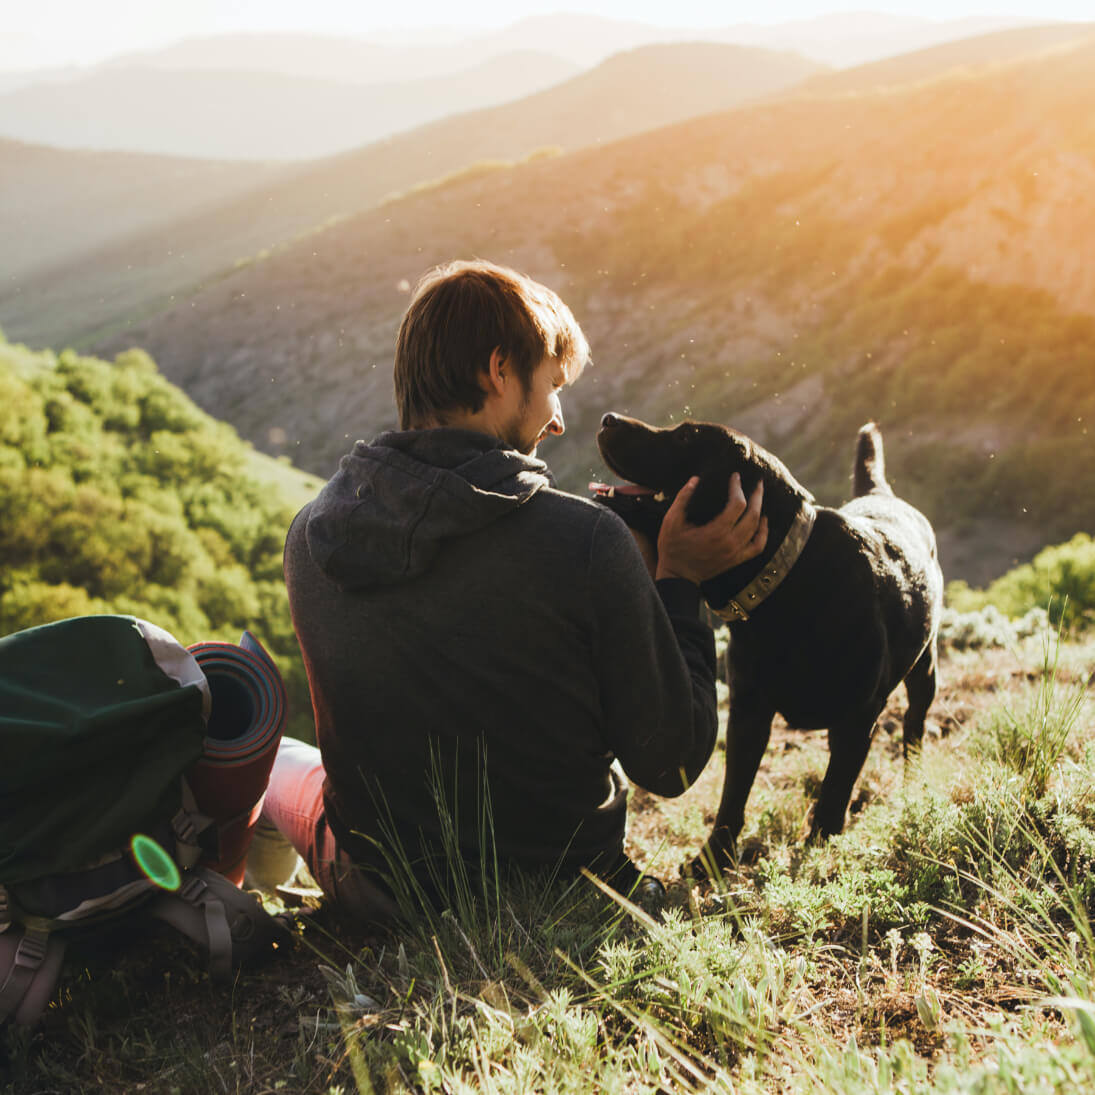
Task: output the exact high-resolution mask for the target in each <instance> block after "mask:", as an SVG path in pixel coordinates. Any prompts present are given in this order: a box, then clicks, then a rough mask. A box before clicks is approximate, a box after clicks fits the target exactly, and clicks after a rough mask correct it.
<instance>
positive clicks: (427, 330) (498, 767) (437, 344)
mask: <svg viewBox="0 0 1095 1095" xmlns="http://www.w3.org/2000/svg"><path fill="white" fill-rule="evenodd" d="M588 357H589V350H588V346H587V344H586V340H585V337H584V335H583V334H582V331H581V329H580V328H579V327H578V324H577V323H576V322H575V320H574V318H573V316H572V315H571V313H570V311H569V309H568V308H567V307H566V305H564V304H563V302H562V301H561V300H560V299H559V298H558V297H557V296H556V295H555V294H554V293H553V292H551V291H550V290H549V289H546V288H545V287H544V286H542V285H539V284H537V283H536V282H534V281H532V280H530V279H528V278H526V277H524V276H522V275H520V274H518V273H516V272H514V271H512V270H507V269H504V268H501V267H497V266H494V265H491V264H489V263H485V262H462V263H454V264H452V265H449V266H446V267H443V268H439V269H436V270H433V271H431V272H430V273H428V274H427V275H426V276H425V277H424V278H423V279H422V281H421V282H420V283H419V285H418V286H417V288H416V290H415V293H414V296H413V298H412V300H411V304H410V307H409V309H408V311H407V314H406V316H405V317H404V320H403V323H402V326H401V328H400V331H399V337H398V341H397V346H396V358H395V390H396V398H397V402H398V405H399V412H400V420H401V425H402V430H401V431H399V432H391V433H386V434H383V435H381V436H380V437H378V438H377V439H376V440H375V441H374V442H372V443H371V444H365V443H364V442H360V441H359V442H358V443H357V444H356V445H355V446H354V448H353V451H352V452H350V453H349V454H348V455H347V456H345V457H344V458H343V459H342V462H341V465H340V468H339V471H338V472H337V473H336V474H335V476H334V477H333V478H332V479H331V480H330V482H329V483H328V484H327V485H326V486H325V487H324V489H323V490H322V491H321V492H320V494H319V496H318V497H317V498H316V499H315V500H314V501H313V502H311V503H310V504H308V505H307V506H305V507H304V509H302V510H301V512H300V513H299V514H298V515H297V517H296V519H295V521H294V522H293V525H292V527H291V529H290V531H289V535H288V539H287V541H286V549H285V575H286V581H287V584H288V589H289V603H290V607H291V610H292V616H293V624H294V627H295V629H296V633H297V637H298V639H299V641H300V646H301V650H302V652H303V655H304V662H305V666H306V668H307V672H308V679H309V682H310V685H311V690H312V702H313V706H314V709H315V716H316V737H317V742H318V746H319V749H318V751H317V750H315V749H312V748H311V747H309V746H306V745H303V744H302V743H299V742H291V741H287V742H285V743H284V744H283V748H282V750H281V752H280V753H279V757H278V761H277V764H276V765H275V769H274V773H273V776H272V778H271V782H270V788H269V791H268V793H267V799H266V805H265V808H264V817H265V819H266V820H267V822H268V823H272V824H273V825H275V826H276V827H277V828H278V829H279V830H280V831H281V832H282V833H283V834H284V835H285V836H287V837H288V838H289V840H290V841H291V842H292V843H293V845H294V846H295V847H296V848H297V850H298V851H299V852H300V853H301V854H302V855H303V856H304V859H305V861H306V863H307V864H308V866H309V868H310V869H311V871H312V873H313V874H314V875H315V877H316V879H317V881H318V882H319V883H320V885H321V886H322V888H323V889H324V891H325V892H326V893H327V894H328V895H329V896H330V897H332V898H334V899H335V900H337V901H339V902H341V903H342V904H343V905H345V906H347V907H348V908H350V909H352V910H353V911H355V912H356V913H358V914H359V915H361V916H363V917H370V918H383V917H385V916H386V915H390V914H391V913H392V912H393V911H394V905H393V903H392V900H391V895H392V892H393V890H394V889H396V888H398V886H399V885H400V883H399V881H398V875H399V873H400V871H399V869H398V867H396V866H395V864H396V863H397V861H400V860H401V861H403V862H404V863H405V864H407V865H408V866H409V869H410V873H411V876H412V877H413V885H415V886H418V887H420V888H421V890H423V891H424V892H425V893H426V894H428V895H430V896H431V897H432V898H434V899H435V900H441V901H443V900H445V891H446V888H447V871H448V867H449V866H451V863H452V857H453V856H454V855H455V856H458V857H461V858H463V859H464V861H465V862H466V864H468V866H469V869H471V870H472V871H475V870H476V869H478V867H479V865H480V864H491V863H493V862H494V861H495V860H497V862H498V864H499V865H500V866H501V867H503V868H505V867H506V866H509V865H517V866H520V867H523V868H528V869H536V868H547V869H558V870H560V871H562V872H564V873H570V872H574V871H576V870H577V869H578V868H579V867H580V866H583V865H586V866H589V867H591V868H592V869H594V870H596V871H598V872H600V873H601V874H602V875H604V876H605V877H608V878H610V880H613V883H614V884H615V885H617V886H620V885H623V886H624V887H626V886H627V885H629V884H630V883H631V882H632V881H633V880H634V878H635V877H636V872H635V870H634V868H633V867H631V866H630V864H629V863H628V862H627V860H626V859H625V857H624V854H623V841H624V829H625V822H626V804H627V790H626V783H625V781H624V780H623V779H622V777H621V776H620V768H621V767H622V769H623V771H624V772H626V773H627V775H628V776H629V777H630V778H631V779H633V780H634V781H635V782H637V783H638V784H639V785H641V786H642V787H645V788H646V789H648V790H649V791H652V792H654V793H657V794H660V795H666V796H672V795H677V794H680V793H681V792H682V791H683V790H684V789H685V788H686V787H687V786H688V785H689V784H690V783H691V782H692V781H693V780H694V779H695V778H696V776H697V775H698V774H699V773H700V771H701V770H702V769H703V767H704V765H705V764H706V762H707V760H708V757H709V756H710V754H711V751H712V748H713V746H714V742H715V733H716V721H717V714H716V700H715V653H714V641H713V636H712V634H711V631H710V629H709V628H708V627H707V626H706V624H704V623H703V622H701V620H700V618H699V605H700V596H699V589H698V583H699V582H700V581H701V580H703V579H705V578H708V577H711V576H713V575H714V574H716V573H718V572H720V571H722V570H725V569H726V568H727V567H728V566H730V565H734V564H735V563H736V562H744V561H745V560H746V559H749V558H752V557H753V556H754V555H756V554H758V553H759V552H760V551H761V550H762V549H763V547H764V542H765V539H766V536H767V527H766V523H765V521H764V519H763V517H762V516H761V514H760V506H761V495H760V488H759V487H758V489H757V492H756V493H755V495H754V496H753V497H752V498H751V499H749V501H748V502H747V501H746V499H745V498H744V496H743V495H742V492H741V486H740V483H739V482H738V481H737V480H735V481H734V482H733V483H732V485H731V491H730V498H729V499H728V503H727V507H726V510H725V511H724V512H723V513H722V514H721V515H720V516H719V517H718V518H716V519H715V520H714V521H712V522H711V523H710V524H708V525H705V526H702V527H694V526H691V525H689V524H688V523H687V522H686V521H685V519H684V507H685V503H686V501H687V497H688V495H689V494H690V493H691V491H692V490H693V489H694V486H695V483H694V482H693V483H691V484H689V485H687V486H686V487H685V488H684V489H683V490H682V491H681V493H680V495H679V496H678V497H677V499H676V500H675V502H674V504H673V506H672V507H671V509H670V511H669V513H668V516H667V517H666V520H665V523H664V525H663V528H662V531H661V535H660V537H659V540H658V544H657V548H658V552H657V571H656V573H655V575H654V577H655V579H656V581H651V575H650V573H649V571H648V570H647V566H646V564H645V563H644V561H643V556H642V554H641V553H640V550H639V548H638V547H637V545H636V542H635V540H634V539H633V537H632V535H631V533H630V532H629V531H628V529H627V527H626V526H625V525H624V523H623V522H622V521H621V520H620V519H619V518H618V517H616V516H615V515H614V514H613V513H611V512H609V511H608V510H607V509H605V508H604V507H601V506H598V505H597V504H595V503H594V502H592V501H590V500H587V499H584V498H578V497H575V496H572V495H569V494H565V493H563V492H561V491H558V490H556V489H555V487H554V486H553V483H552V480H551V478H550V476H549V474H548V470H547V467H546V465H545V464H544V463H543V462H542V461H541V460H539V459H538V458H537V455H536V453H537V449H538V447H539V445H540V443H541V442H542V441H543V440H544V439H545V438H546V437H548V436H549V435H550V434H561V433H562V432H563V428H564V427H563V414H562V409H561V407H560V399H559V393H560V391H561V390H562V388H563V387H565V386H566V385H567V384H569V383H571V382H573V381H574V380H575V379H576V378H577V377H578V375H579V374H580V373H581V371H582V369H583V367H584V366H585V364H586V362H587V359H588ZM491 833H493V836H491ZM492 841H493V843H492ZM404 882H406V879H404Z"/></svg>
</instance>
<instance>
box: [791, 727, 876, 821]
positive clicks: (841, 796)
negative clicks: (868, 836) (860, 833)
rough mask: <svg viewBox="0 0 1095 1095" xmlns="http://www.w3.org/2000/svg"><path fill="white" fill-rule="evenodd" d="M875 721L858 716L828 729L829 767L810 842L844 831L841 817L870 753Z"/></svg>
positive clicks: (818, 799)
mask: <svg viewBox="0 0 1095 1095" xmlns="http://www.w3.org/2000/svg"><path fill="white" fill-rule="evenodd" d="M877 717H878V716H877V714H875V715H866V716H862V715H861V716H858V717H855V718H851V719H849V720H848V721H847V722H844V723H840V724H836V725H833V726H830V727H829V766H828V768H826V769H825V779H824V780H822V783H821V790H820V791H819V792H818V796H817V804H816V805H815V806H814V816H813V818H812V819H811V822H810V836H809V838H808V839H809V840H817V839H818V838H819V837H820V838H824V837H830V836H835V835H836V834H837V833H839V832H840V831H841V830H842V829H843V828H844V815H845V814H846V813H847V812H848V802H849V800H850V799H851V797H852V789H853V788H854V787H855V781H856V780H857V779H858V778H859V773H860V771H861V770H862V768H863V762H864V761H865V760H866V759H867V754H868V753H869V752H870V749H871V739H872V738H873V737H874V730H875V720H876V719H877Z"/></svg>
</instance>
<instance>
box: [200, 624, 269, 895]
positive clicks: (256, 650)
mask: <svg viewBox="0 0 1095 1095" xmlns="http://www.w3.org/2000/svg"><path fill="white" fill-rule="evenodd" d="M188 649H189V650H190V653H191V654H193V656H194V660H195V661H196V662H197V663H198V666H199V668H200V669H201V671H202V672H203V673H204V674H205V677H206V680H207V681H208V682H209V690H210V693H211V694H212V709H211V711H210V715H209V722H208V724H207V727H206V738H205V748H204V751H203V753H202V755H201V756H200V757H199V758H198V759H197V760H196V761H195V762H194V765H193V767H192V768H191V769H190V771H189V773H188V774H189V777H190V787H191V790H192V791H193V792H194V798H195V799H196V801H197V806H198V809H199V811H200V812H201V813H203V814H206V815H208V816H209V817H211V818H213V819H214V821H215V822H216V824H217V829H218V831H219V842H218V843H219V847H218V851H217V853H216V856H215V857H214V856H213V855H212V853H207V854H206V856H205V857H203V859H202V860H201V863H202V865H203V866H206V867H211V868H212V869H213V870H215V871H217V872H218V873H220V874H222V875H224V877H225V878H227V879H229V880H231V881H232V882H234V883H235V884H236V885H237V886H239V885H241V884H242V882H243V873H244V868H245V867H246V864H247V849H248V848H249V847H250V845H251V836H252V833H253V832H254V828H255V825H256V824H257V823H258V819H259V814H260V813H261V812H262V800H263V796H264V795H265V793H266V785H267V784H268V783H269V781H270V769H271V768H273V766H274V757H275V756H276V755H277V751H278V743H279V742H280V741H281V735H282V732H283V731H284V729H285V719H286V715H287V714H288V703H287V701H286V696H285V684H284V682H283V681H282V679H281V674H280V673H279V672H278V668H277V666H276V665H275V664H274V661H273V659H272V658H271V657H270V655H269V654H267V653H266V651H265V650H264V649H263V647H262V645H261V644H260V643H259V641H258V640H257V639H256V638H255V637H254V636H253V635H252V634H251V633H250V632H249V631H245V632H244V633H243V636H242V638H241V639H240V642H239V646H236V645H235V644H233V643H218V642H203V643H195V644H194V645H193V646H191V647H189V648H188Z"/></svg>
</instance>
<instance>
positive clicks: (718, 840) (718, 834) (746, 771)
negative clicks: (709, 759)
mask: <svg viewBox="0 0 1095 1095" xmlns="http://www.w3.org/2000/svg"><path fill="white" fill-rule="evenodd" d="M775 714H776V711H775V708H774V707H773V706H772V705H771V703H769V702H768V701H767V700H766V699H764V698H763V697H762V696H761V695H759V694H758V693H757V692H755V691H754V690H753V689H751V688H749V687H748V686H746V687H744V688H742V687H732V689H731V694H730V717H729V719H728V721H727V726H726V776H725V779H724V781H723V785H722V799H721V801H720V802H719V810H718V813H717V814H716V815H715V825H714V827H713V829H712V830H711V835H710V837H708V839H707V843H706V844H705V845H704V847H703V851H701V852H700V854H699V856H697V857H696V860H695V862H694V863H693V871H694V872H695V871H698V872H702V871H703V870H704V869H705V868H706V869H707V870H712V869H713V870H716V871H717V870H721V869H722V868H723V867H729V866H732V865H733V864H734V863H735V861H736V848H737V839H738V835H739V834H740V833H741V830H742V828H743V826H744V825H745V803H746V800H747V799H748V798H749V792H750V791H751V790H752V788H753V781H754V780H755V779H756V778H757V769H758V768H759V767H760V762H761V760H762V759H763V758H764V751H765V749H767V748H768V739H769V737H770V736H771V733H772V719H773V718H774V717H775Z"/></svg>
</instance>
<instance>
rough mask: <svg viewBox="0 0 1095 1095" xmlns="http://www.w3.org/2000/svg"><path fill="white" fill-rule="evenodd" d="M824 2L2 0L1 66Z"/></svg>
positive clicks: (677, 20) (1006, 5)
mask: <svg viewBox="0 0 1095 1095" xmlns="http://www.w3.org/2000/svg"><path fill="white" fill-rule="evenodd" d="M850 6H852V7H854V9H856V10H869V11H886V12H890V13H893V14H900V15H914V16H921V17H928V18H932V19H956V18H960V17H962V16H966V15H1007V16H1028V17H1032V18H1036V19H1042V20H1046V21H1050V20H1054V19H1065V20H1077V21H1087V20H1091V19H1092V18H1093V17H1095V9H1093V5H1092V0H860V2H858V3H854V4H853V5H850ZM834 9H836V10H841V5H840V4H839V2H838V3H835V4H834V3H832V2H830V3H826V2H825V0H767V2H762V3H757V2H755V0H754V2H752V3H740V2H735V0H722V2H719V0H672V2H667V0H554V2H553V0H504V2H503V0H462V2H461V3H460V4H458V5H454V4H453V3H452V2H451V0H412V2H411V3H402V4H400V3H392V2H391V0H385V2H383V3H381V2H378V0H0V68H31V67H38V66H40V65H51V64H65V63H72V62H76V63H87V62H90V61H97V60H101V59H102V58H103V57H106V56H110V55H112V54H116V53H122V52H125V51H127V50H132V49H139V48H141V47H144V46H158V45H165V44H166V43H168V42H171V41H174V40H176V39H179V38H186V37H191V36H195V35H203V34H219V33H223V32H225V31H237V30H312V31H316V32H319V33H346V34H366V33H368V32H369V31H370V30H378V29H393V28H396V27H423V28H424V27H429V26H436V25H439V24H440V25H447V26H453V25H460V26H466V27H467V28H468V29H469V30H476V29H482V28H488V27H499V26H504V25H506V24H508V23H512V22H515V21H516V20H517V19H520V18H522V17H523V16H526V15H535V14H543V13H546V12H553V11H583V12H589V13H592V14H598V15H604V16H609V17H613V18H618V19H634V20H639V21H642V22H647V23H657V24H661V25H669V26H682V27H684V26H694V27H695V26H729V25H731V24H734V23H778V22H784V21H786V20H790V19H803V18H810V17H811V16H815V15H819V14H822V13H825V12H829V11H832V10H834Z"/></svg>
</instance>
